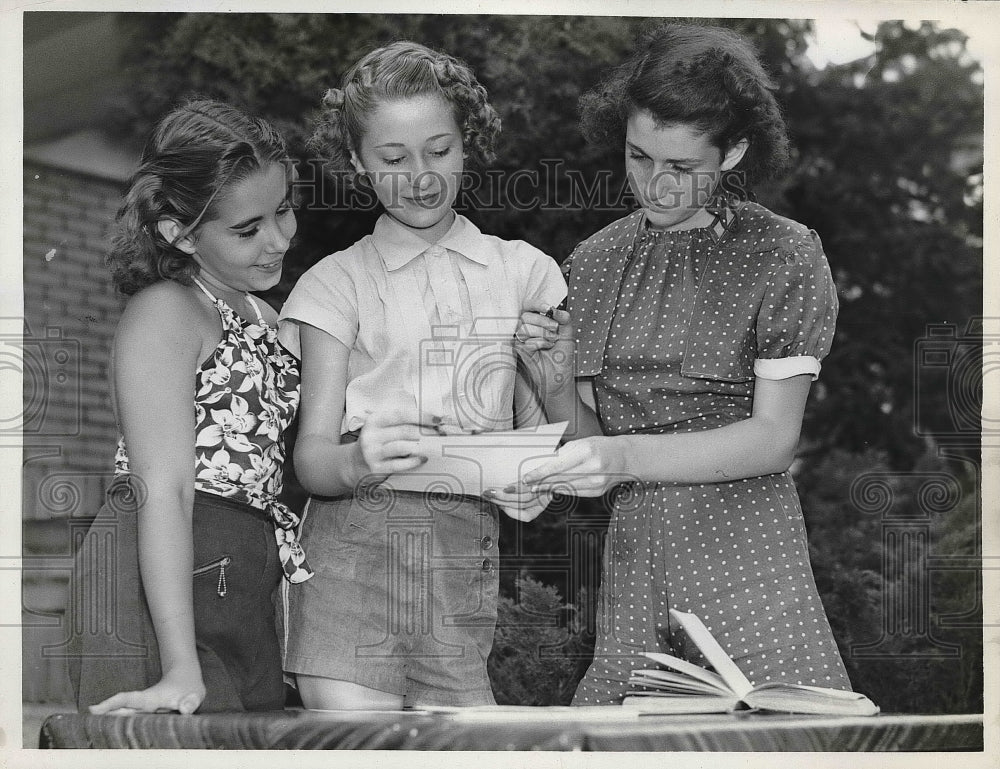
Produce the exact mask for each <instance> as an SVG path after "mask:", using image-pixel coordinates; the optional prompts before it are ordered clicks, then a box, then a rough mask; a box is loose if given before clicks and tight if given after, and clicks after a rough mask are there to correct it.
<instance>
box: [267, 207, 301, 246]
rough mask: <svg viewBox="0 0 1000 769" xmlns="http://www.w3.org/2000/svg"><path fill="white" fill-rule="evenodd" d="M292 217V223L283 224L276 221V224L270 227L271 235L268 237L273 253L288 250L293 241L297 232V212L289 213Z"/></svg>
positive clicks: (290, 217)
mask: <svg viewBox="0 0 1000 769" xmlns="http://www.w3.org/2000/svg"><path fill="white" fill-rule="evenodd" d="M288 218H289V219H291V223H290V224H288V223H285V224H284V226H282V223H281V222H275V223H274V226H273V227H271V228H270V236H269V238H268V244H267V245H268V251H270V252H271V253H275V254H278V253H284V252H285V251H287V250H288V247H289V245H291V242H292V236H293V235H294V234H295V226H296V225H295V214H294V213H291V214H289V215H288Z"/></svg>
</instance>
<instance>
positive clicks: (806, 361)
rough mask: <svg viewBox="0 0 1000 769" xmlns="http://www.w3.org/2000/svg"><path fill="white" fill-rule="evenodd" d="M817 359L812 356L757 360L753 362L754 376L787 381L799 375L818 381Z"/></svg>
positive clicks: (818, 367) (818, 368)
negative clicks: (806, 375) (807, 375)
mask: <svg viewBox="0 0 1000 769" xmlns="http://www.w3.org/2000/svg"><path fill="white" fill-rule="evenodd" d="M819 370H820V365H819V359H818V358H814V357H813V356H812V355H796V356H794V357H791V358H757V360H755V361H754V362H753V373H754V376H759V377H760V378H761V379H789V378H790V377H793V376H798V375H799V374H809V375H810V376H811V377H812V380H813V381H814V382H815V381H816V380H817V379H819Z"/></svg>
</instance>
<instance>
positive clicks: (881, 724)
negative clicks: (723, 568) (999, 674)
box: [39, 707, 983, 751]
mask: <svg viewBox="0 0 1000 769" xmlns="http://www.w3.org/2000/svg"><path fill="white" fill-rule="evenodd" d="M39 744H40V747H43V748H97V749H105V748H207V749H213V748H226V749H321V750H331V749H338V750H344V749H348V750H349V749H368V750H487V751H502V750H576V751H623V750H624V751H695V750H698V751H954V750H964V751H981V750H982V749H983V716H982V715H981V714H969V715H944V716H928V715H902V714H899V715H894V714H880V715H877V716H867V717H850V716H848V717H843V716H801V715H786V714H776V713H757V712H747V713H729V714H712V715H685V716H678V715H639V714H636V713H633V712H631V711H629V710H628V709H623V708H621V707H582V708H571V707H565V708H563V707H540V708H529V707H495V708H470V709H464V710H463V709H457V708H456V709H453V710H448V709H442V710H441V711H433V712H431V711H412V712H386V711H304V710H284V711H277V712H267V713H213V714H206V715H194V716H182V715H178V714H134V715H124V716H93V715H89V714H75V713H73V714H65V713H64V714H58V715H53V716H50V717H49V718H48V719H47V720H46V721H45V723H44V724H43V726H42V731H41V735H40V743H39Z"/></svg>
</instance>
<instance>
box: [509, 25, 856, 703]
mask: <svg viewBox="0 0 1000 769" xmlns="http://www.w3.org/2000/svg"><path fill="white" fill-rule="evenodd" d="M772 90H773V85H772V83H771V82H770V80H769V79H768V77H767V75H766V74H765V72H764V70H763V68H762V67H761V65H760V63H759V61H758V59H757V57H756V55H755V53H754V52H753V50H752V48H751V47H750V45H749V44H748V43H747V42H746V41H744V40H743V39H742V38H740V37H739V36H737V35H735V34H733V33H731V32H729V31H726V30H724V29H721V28H715V27H702V26H693V25H667V26H664V27H661V28H659V29H657V30H655V31H654V32H652V33H651V34H649V35H648V36H647V37H646V38H645V39H644V40H642V41H641V43H640V45H639V47H638V49H637V50H636V51H635V53H634V54H632V56H631V57H630V58H629V59H628V60H627V61H626V62H625V63H624V64H622V65H621V66H620V67H619V68H618V69H617V70H615V71H614V72H613V74H612V75H611V76H610V78H609V79H608V80H607V81H606V82H605V83H603V84H602V85H601V86H600V87H598V88H597V89H596V90H594V91H592V92H590V93H589V94H587V95H586V96H584V99H583V105H582V106H583V128H584V131H585V133H586V134H587V135H588V138H590V139H591V140H596V141H599V142H605V143H611V144H613V145H614V146H617V147H624V150H625V165H626V171H627V172H628V176H629V183H630V185H631V189H632V192H633V194H634V195H635V197H636V200H637V201H638V203H639V205H640V209H639V210H638V211H636V212H635V213H633V214H632V215H630V216H627V217H625V218H623V219H620V220H618V221H616V222H614V223H613V224H611V225H609V226H608V227H605V228H604V229H603V230H601V231H600V232H598V233H597V234H595V235H593V236H592V237H590V238H589V239H587V240H586V241H584V242H583V243H581V244H580V245H579V246H578V247H577V248H576V249H575V250H574V252H573V254H572V255H571V256H570V258H569V260H568V261H567V262H566V263H565V264H564V270H565V271H566V273H567V275H568V276H569V278H570V299H569V311H568V312H567V311H563V310H556V311H554V312H551V313H549V315H550V316H551V317H547V316H543V315H539V314H535V313H525V314H524V315H523V316H522V321H523V326H522V330H521V332H520V333H521V336H524V335H525V333H528V334H531V335H532V337H533V338H532V339H531V340H530V341H531V345H530V346H529V347H528V349H527V350H526V351H525V354H527V355H533V356H535V357H537V358H539V359H540V362H541V364H543V365H546V366H549V367H550V371H551V373H552V376H550V377H548V380H547V381H548V385H547V386H548V390H547V392H544V393H543V394H542V395H543V397H544V398H545V403H546V410H547V414H548V417H549V419H550V421H553V422H555V421H561V420H563V419H569V420H570V422H571V424H570V430H569V434H568V437H569V438H570V439H571V440H569V441H568V442H567V443H566V444H565V445H564V446H563V447H562V448H561V449H560V451H559V452H558V456H557V457H556V458H554V459H552V460H550V461H549V462H548V463H547V464H546V465H544V466H542V467H539V468H537V469H536V470H535V471H533V472H532V473H529V474H527V475H526V476H525V478H524V480H525V487H526V489H531V491H532V492H535V493H538V492H549V491H562V492H564V493H567V491H568V492H569V493H572V494H575V495H578V496H600V495H603V494H605V493H606V492H608V491H609V490H611V489H613V488H615V487H616V486H617V490H616V493H615V503H614V512H613V516H612V520H611V523H610V525H609V531H608V538H607V541H606V547H605V551H604V564H603V578H602V585H601V595H600V600H599V613H598V638H597V646H596V650H595V656H594V661H593V663H592V665H591V666H590V669H589V670H588V672H587V674H586V676H585V678H584V679H583V681H582V682H581V683H580V686H579V688H578V689H577V692H576V698H575V700H574V703H575V704H579V705H593V704H613V703H618V702H620V701H621V697H622V695H623V694H625V692H626V691H627V689H628V677H629V672H630V670H631V669H632V668H633V667H636V666H638V665H639V664H641V658H640V654H641V653H642V652H643V651H647V650H650V651H652V650H661V651H674V652H675V653H677V652H680V653H684V652H685V651H688V650H686V649H684V648H678V647H681V646H683V644H682V640H683V639H682V638H680V637H679V635H678V634H677V633H676V630H675V629H674V630H672V629H671V627H670V626H669V624H668V619H667V618H668V614H667V610H668V608H670V607H674V608H677V609H681V610H684V611H689V612H693V613H695V614H697V615H698V616H700V617H701V618H702V619H703V620H704V622H705V624H706V625H707V626H708V628H709V630H710V631H711V632H712V634H713V635H714V636H715V637H716V638H717V639H718V640H719V642H720V643H721V644H722V646H723V647H724V648H725V649H726V651H727V652H728V654H729V655H730V656H731V657H732V658H733V660H734V661H735V662H736V664H737V665H739V667H740V668H741V669H742V670H743V671H744V672H745V673H746V675H747V676H748V677H749V678H750V680H751V681H753V682H754V684H761V683H764V682H766V681H773V680H781V681H786V682H792V683H800V684H813V685H817V686H826V687H833V688H841V689H849V688H850V681H849V680H848V677H847V674H846V671H845V670H844V665H843V662H842V661H841V658H840V655H839V653H838V651H837V645H836V643H835V641H834V638H833V635H832V633H831V631H830V626H829V624H828V622H827V618H826V616H825V614H824V611H823V606H822V604H821V603H820V599H819V595H818V594H817V591H816V586H815V583H814V581H813V576H812V571H811V567H810V564H809V554H808V545H807V541H806V532H805V528H804V526H803V519H802V511H801V508H800V505H799V499H798V496H797V494H796V491H795V486H794V484H793V482H792V478H791V476H790V475H789V472H788V468H789V466H790V464H791V462H792V459H793V457H794V454H795V448H796V443H797V441H798V438H799V431H800V427H801V423H802V415H803V411H804V408H805V403H806V398H807V396H808V393H809V387H810V383H811V382H812V381H813V380H815V379H816V378H817V375H818V374H819V371H820V360H821V359H822V358H823V357H824V356H825V355H826V354H827V352H828V351H829V349H830V344H831V341H832V339H833V333H834V323H835V320H836V315H837V296H836V289H835V287H834V284H833V280H832V278H831V275H830V268H829V266H828V264H827V260H826V258H825V256H824V254H823V250H822V247H821V245H820V241H819V238H818V237H817V235H816V233H815V232H813V231H811V230H809V229H808V228H806V227H804V226H803V225H801V224H798V223H797V222H793V221H790V220H788V219H784V218H782V217H780V216H778V215H776V214H774V213H772V212H771V211H769V210H767V209H766V208H764V207H762V206H760V205H757V204H755V203H752V202H749V201H747V200H745V199H743V198H745V197H746V196H745V195H739V193H740V192H741V191H743V190H745V189H746V184H748V183H752V182H755V181H759V180H761V179H763V178H766V177H767V176H769V175H770V174H772V173H774V172H775V171H776V170H777V169H778V167H779V166H780V165H781V163H782V161H783V160H784V159H785V157H786V155H787V138H786V134H785V126H784V123H783V121H782V118H781V115H780V113H779V110H778V106H777V104H776V102H775V99H774V96H773V95H772ZM574 326H575V330H574ZM557 328H558V332H559V333H558V342H556V343H555V345H554V347H553V346H552V344H551V343H546V342H545V340H544V338H543V332H544V331H548V332H550V336H551V332H552V331H553V330H556V329H557ZM546 347H548V349H547V350H546V349H539V348H546ZM554 352H562V353H564V355H561V356H558V355H554V354H553V353H554ZM570 352H573V353H574V354H573V355H570V354H568V353H570ZM574 357H575V360H576V383H577V388H576V389H574V388H573V387H572V386H571V385H570V386H567V385H566V384H565V383H566V382H572V381H573V377H572V376H566V374H568V373H569V372H567V371H563V372H561V373H562V374H563V376H556V374H559V373H560V372H559V371H558V366H557V364H556V362H555V361H557V360H559V359H564V360H572V359H573V358H574ZM562 365H564V366H566V365H568V364H565V363H564V364H562ZM623 482H624V483H623ZM619 484H623V485H619ZM689 656H690V655H689Z"/></svg>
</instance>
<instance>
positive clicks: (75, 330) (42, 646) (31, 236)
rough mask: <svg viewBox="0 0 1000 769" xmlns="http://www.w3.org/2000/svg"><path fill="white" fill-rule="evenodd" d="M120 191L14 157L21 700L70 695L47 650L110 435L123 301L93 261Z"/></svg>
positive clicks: (7, 332)
mask: <svg viewBox="0 0 1000 769" xmlns="http://www.w3.org/2000/svg"><path fill="white" fill-rule="evenodd" d="M121 193H122V183H121V181H119V180H116V179H104V178H100V177H97V176H92V175H87V174H83V173H77V172H72V171H67V170H65V169H60V168H57V167H54V166H51V165H46V164H41V163H36V162H31V161H28V160H26V161H25V165H24V314H25V317H24V318H23V319H19V318H6V319H3V322H4V324H5V325H6V328H5V329H4V330H3V332H2V333H3V338H4V339H5V340H10V339H12V338H13V339H16V338H17V337H18V336H19V335H20V333H21V330H22V329H23V332H24V338H25V341H24V347H23V351H21V354H22V355H23V370H24V472H23V487H22V504H23V517H24V557H25V568H24V574H23V606H24V610H23V619H24V622H25V629H24V635H23V639H24V647H23V648H24V654H23V657H24V659H23V664H24V666H23V699H24V701H25V702H64V701H68V700H69V699H70V696H71V695H70V691H69V684H68V680H67V679H66V673H65V661H64V659H62V658H60V657H59V656H58V655H59V648H58V647H59V644H60V643H61V641H62V640H63V639H64V638H65V637H66V634H67V630H66V628H65V627H64V625H63V622H62V619H61V618H62V612H63V609H64V606H65V602H66V593H67V577H68V569H67V561H68V554H69V525H68V522H69V520H70V519H71V517H72V516H87V515H92V514H93V513H94V512H96V511H97V509H98V507H99V506H100V504H101V502H102V498H103V493H104V489H105V488H106V486H107V483H108V481H109V479H110V471H111V466H112V461H113V458H114V447H115V442H116V441H117V434H116V429H115V423H114V416H113V413H112V408H111V400H110V393H109V386H108V353H109V350H110V345H111V340H112V337H113V335H114V330H115V324H116V323H117V320H118V316H119V314H120V312H121V308H122V305H123V302H122V300H121V299H120V298H119V297H118V296H117V295H116V294H115V292H114V289H113V287H112V285H111V281H110V277H109V275H108V272H107V269H106V268H105V267H104V263H103V259H104V254H105V252H106V250H107V237H108V234H109V230H110V225H111V222H112V220H113V218H114V214H115V210H116V209H117V206H118V204H119V202H120V200H121ZM15 328H16V331H15ZM10 352H11V351H10V350H8V353H10Z"/></svg>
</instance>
